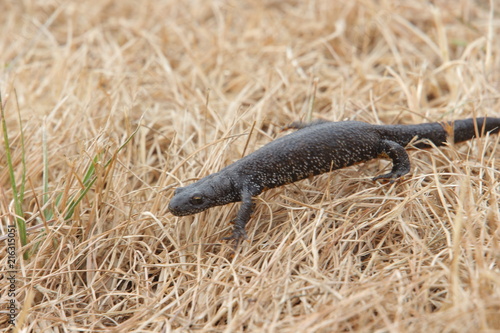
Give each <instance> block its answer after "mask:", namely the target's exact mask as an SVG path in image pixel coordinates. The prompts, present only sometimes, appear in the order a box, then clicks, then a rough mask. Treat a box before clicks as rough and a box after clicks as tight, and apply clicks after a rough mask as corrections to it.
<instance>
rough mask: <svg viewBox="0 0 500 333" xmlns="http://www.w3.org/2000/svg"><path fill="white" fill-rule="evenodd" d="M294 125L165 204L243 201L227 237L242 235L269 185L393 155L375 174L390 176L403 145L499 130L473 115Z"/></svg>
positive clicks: (397, 169) (398, 171)
mask: <svg viewBox="0 0 500 333" xmlns="http://www.w3.org/2000/svg"><path fill="white" fill-rule="evenodd" d="M289 128H296V129H299V130H298V131H296V132H294V133H292V134H289V135H286V136H284V137H282V138H279V139H277V140H274V141H272V142H270V143H268V144H267V145H265V146H263V147H262V148H260V149H258V150H257V151H255V152H253V153H251V154H249V155H247V156H245V157H244V158H242V159H240V160H238V161H236V162H235V163H233V164H231V165H229V166H227V167H225V168H224V169H222V170H221V171H219V172H217V173H214V174H211V175H209V176H207V177H205V178H203V179H200V180H199V181H197V182H196V183H193V184H190V185H188V186H186V187H179V188H177V189H176V190H175V193H174V196H173V198H172V200H171V201H170V203H169V207H168V208H169V210H170V212H171V213H172V214H174V215H177V216H184V215H190V214H195V213H198V212H201V211H204V210H206V209H208V208H210V207H214V206H220V205H225V204H228V203H231V202H237V201H242V205H241V207H240V210H239V212H238V215H237V217H236V220H235V224H234V229H233V233H232V235H231V236H230V237H228V238H226V239H231V240H235V241H236V246H237V245H238V243H239V242H240V241H241V240H243V239H245V238H246V233H245V225H246V223H247V222H248V220H249V219H250V216H251V214H252V211H253V203H252V197H254V196H256V195H259V194H260V193H262V192H263V191H265V190H267V189H271V188H274V187H278V186H282V185H285V184H289V183H293V182H296V181H299V180H301V179H304V178H308V177H310V176H315V175H319V174H322V173H325V172H329V171H331V170H335V169H340V168H344V167H347V166H350V165H353V164H356V163H360V162H366V161H369V160H371V159H374V158H378V157H385V158H390V159H392V161H393V167H392V170H391V172H389V173H387V174H384V175H380V176H377V177H375V178H373V180H377V179H387V180H389V181H391V182H392V181H394V180H395V179H398V178H399V177H401V176H403V175H405V174H407V173H408V172H409V171H410V160H409V157H408V154H407V153H406V151H405V147H406V146H407V145H408V144H409V143H410V142H411V141H412V140H415V141H414V142H415V143H414V144H413V147H417V148H429V147H431V145H430V144H429V141H430V142H432V144H434V145H436V146H442V145H444V144H445V143H446V141H447V137H448V133H453V138H454V142H455V143H458V142H462V141H466V140H470V139H472V138H474V137H475V136H476V135H477V134H479V135H482V134H484V133H486V132H490V133H497V132H498V131H499V130H500V118H476V119H464V120H457V121H455V122H450V123H448V122H445V123H427V124H419V125H371V124H367V123H364V122H359V121H344V122H327V121H318V122H314V123H310V124H301V123H298V124H297V123H294V124H292V125H291V126H289Z"/></svg>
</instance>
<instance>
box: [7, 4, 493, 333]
mask: <svg viewBox="0 0 500 333" xmlns="http://www.w3.org/2000/svg"><path fill="white" fill-rule="evenodd" d="M493 5H497V4H495V3H494V1H490V2H488V1H469V0H463V1H435V2H433V3H429V2H427V1H399V0H387V1H375V0H357V1H330V0H316V1H312V0H311V1H271V0H249V1H236V0H227V1H222V0H209V1H201V0H194V1H142V2H137V1H129V0H124V1H111V0H104V1H91V0H89V1H3V2H2V4H0V26H1V31H2V37H1V38H0V51H1V52H0V63H1V66H2V71H1V76H0V91H1V93H2V99H3V104H4V110H5V118H3V119H2V120H3V121H5V126H6V129H7V133H5V134H7V137H8V142H7V141H6V140H4V139H2V140H3V142H2V145H1V148H0V161H1V166H0V209H1V218H2V224H1V225H0V230H1V232H2V236H1V237H2V238H1V240H0V253H2V255H1V256H0V258H1V259H0V264H1V267H2V270H3V271H4V273H5V270H6V267H7V265H8V257H7V256H4V254H5V253H7V246H8V233H7V225H9V224H11V223H13V221H14V220H15V217H16V215H17V216H19V215H20V212H21V213H22V216H20V217H21V218H23V219H25V220H26V228H27V231H26V233H27V245H26V246H24V247H22V246H21V244H20V242H19V240H18V241H17V245H16V251H17V252H16V256H17V260H16V273H15V278H16V284H15V287H16V293H17V294H16V297H15V300H17V303H16V306H17V310H16V311H17V317H16V320H15V323H16V326H15V329H16V330H17V331H18V332H39V331H42V330H44V331H47V332H49V331H55V332H70V331H109V330H111V331H113V330H114V331H116V332H127V331H137V332H146V331H151V332H159V331H164V332H169V331H174V330H178V331H206V332H223V331H224V332H240V331H248V332H254V331H269V332H271V331H273V332H340V331H344V332H354V331H355V332H373V331H379V332H405V331H408V332H411V331H415V332H422V331H425V332H474V331H494V330H500V316H499V313H500V302H499V300H500V271H499V260H500V252H499V251H500V248H499V240H500V239H499V238H500V229H499V228H500V225H499V180H500V171H499V170H500V164H499V161H500V147H499V145H498V140H499V139H498V137H497V136H491V137H485V138H482V139H477V140H474V141H472V142H469V143H465V144H460V145H456V146H449V147H444V148H442V149H430V150H426V151H419V150H417V151H412V152H411V153H410V154H411V160H412V172H411V174H410V175H409V176H408V177H406V178H405V179H404V180H402V181H401V182H399V183H396V184H379V183H374V182H372V181H371V180H370V179H371V177H373V176H375V175H376V174H378V173H379V172H383V170H382V169H387V168H390V165H389V163H388V162H387V161H383V160H382V161H372V162H369V163H365V164H361V165H358V166H355V167H351V168H347V169H343V170H340V171H336V172H333V173H331V174H326V175H323V176H320V177H316V178H314V179H312V180H305V181H302V182H299V183H296V184H293V185H288V186H285V187H283V188H279V189H275V190H272V191H269V192H266V193H265V194H263V195H262V196H261V197H260V198H258V199H256V201H257V209H256V212H255V214H254V216H253V218H252V220H251V222H250V224H249V226H248V234H249V240H248V241H247V242H245V243H244V244H243V245H242V246H241V247H240V248H239V249H238V251H237V252H236V253H233V251H232V250H231V247H230V246H228V244H225V243H224V242H222V241H221V238H222V237H224V236H227V235H228V234H229V232H230V224H229V223H228V222H229V221H230V220H231V219H232V218H233V217H234V214H235V212H236V210H237V207H238V206H237V205H228V206H224V207H218V208H213V209H210V210H208V211H206V212H204V213H201V214H198V215H195V216H187V217H182V218H178V217H174V216H172V215H171V214H169V213H168V211H167V209H166V207H167V203H168V200H169V198H170V197H171V196H172V193H173V189H174V188H175V187H176V186H179V185H182V184H188V183H190V182H191V181H192V180H194V179H198V178H200V177H202V176H205V175H207V174H210V173H213V172H216V171H218V170H220V169H221V168H222V167H223V166H225V165H227V164H229V163H231V162H232V161H234V160H236V159H238V158H240V157H241V156H242V155H243V154H247V153H249V152H251V151H253V150H255V149H257V148H259V147H261V146H262V145H263V144H265V143H267V142H269V141H271V140H273V139H274V138H276V137H279V136H282V135H284V133H281V132H280V130H279V129H280V127H281V126H282V125H285V124H287V123H290V122H292V121H296V120H301V119H302V120H305V119H309V118H312V119H318V118H321V119H329V120H336V121H338V120H344V119H355V120H362V121H367V122H370V123H398V124H409V123H421V122H426V121H440V120H453V119H459V118H465V117H473V116H484V115H488V116H494V117H495V116H496V117H499V116H500V111H499V110H500V102H499V84H498V83H499V82H500V71H499V68H500V67H499V65H500V64H499V61H500V56H499V54H500V43H499V39H498V38H496V36H498V35H499V24H498V23H499V21H498V16H497V15H495V14H496V13H497V12H498V10H499V8H493ZM18 114H19V115H20V119H21V123H19V121H18ZM20 128H22V129H23V134H24V135H21V131H20ZM3 134H4V130H2V136H1V137H2V138H4V135H3ZM23 138H24V140H23ZM5 147H8V148H9V149H6V148H5ZM7 151H9V152H10V155H9V158H8V160H9V163H11V164H12V169H11V170H12V174H13V176H14V178H13V179H14V180H15V182H16V187H15V189H16V191H19V190H20V182H21V180H22V179H23V178H24V179H25V186H24V191H23V194H24V198H23V201H22V203H21V207H20V208H21V210H19V207H17V206H16V204H15V200H14V199H15V198H14V193H15V192H14V191H13V185H14V184H13V181H12V179H11V178H10V177H9V167H8V163H6V162H7ZM23 161H25V163H26V169H25V170H24V168H23ZM4 162H5V163H4ZM16 207H17V208H16ZM19 232H22V230H18V234H17V235H16V239H19V236H20V235H19ZM23 254H25V255H26V258H27V259H23V258H22V255H23ZM4 277H5V274H4ZM9 288H10V284H9V283H8V281H7V280H6V279H5V278H3V279H0V289H1V298H0V301H1V306H2V308H1V310H0V311H1V313H2V316H0V326H1V327H2V328H7V327H10V328H13V326H12V325H11V326H9V317H8V311H6V310H5V309H6V305H7V304H8V302H9V300H11V299H13V298H12V297H11V298H9V296H8V290H9Z"/></svg>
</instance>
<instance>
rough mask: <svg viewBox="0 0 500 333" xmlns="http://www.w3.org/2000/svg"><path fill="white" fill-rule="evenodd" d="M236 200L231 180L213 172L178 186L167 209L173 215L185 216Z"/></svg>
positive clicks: (237, 197)
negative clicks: (191, 182)
mask: <svg viewBox="0 0 500 333" xmlns="http://www.w3.org/2000/svg"><path fill="white" fill-rule="evenodd" d="M238 200H239V193H237V192H235V191H234V188H233V186H232V182H231V180H230V179H228V178H222V177H220V176H218V175H217V174H213V175H209V176H207V177H205V178H203V179H201V180H199V181H197V182H196V183H193V184H190V185H188V186H185V187H178V188H177V189H176V190H175V192H174V196H173V197H172V199H171V200H170V202H169V204H168V210H169V211H170V212H171V213H172V214H174V215H175V216H185V215H191V214H196V213H200V212H202V211H204V210H206V209H208V208H211V207H215V206H220V205H225V204H228V203H230V202H235V201H238Z"/></svg>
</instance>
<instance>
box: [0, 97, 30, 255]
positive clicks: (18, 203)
mask: <svg viewBox="0 0 500 333" xmlns="http://www.w3.org/2000/svg"><path fill="white" fill-rule="evenodd" d="M0 113H1V115H2V129H3V142H4V146H5V155H6V158H7V166H8V169H9V178H10V185H11V188H12V194H13V196H14V208H15V212H16V222H17V229H18V232H19V238H20V239H21V245H22V246H25V245H26V244H27V238H26V221H25V220H24V212H23V206H22V199H23V198H24V184H25V179H26V163H25V159H24V138H23V134H22V124H21V123H20V127H21V146H22V155H23V156H22V163H23V172H22V173H23V176H22V180H21V192H23V193H19V192H18V190H17V184H16V177H15V174H14V167H13V165H12V154H11V150H10V142H9V135H8V134H7V123H6V122H5V110H4V107H3V100H2V94H1V93H0ZM20 117H21V116H20V115H19V121H21V118H20ZM28 256H29V254H28V252H24V259H28Z"/></svg>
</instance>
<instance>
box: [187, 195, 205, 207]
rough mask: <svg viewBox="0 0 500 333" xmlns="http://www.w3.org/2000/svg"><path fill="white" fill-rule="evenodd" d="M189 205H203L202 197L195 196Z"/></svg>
mask: <svg viewBox="0 0 500 333" xmlns="http://www.w3.org/2000/svg"><path fill="white" fill-rule="evenodd" d="M189 203H190V204H191V205H196V206H198V205H201V204H202V203H203V198H202V197H200V196H194V197H191V199H190V200H189Z"/></svg>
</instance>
